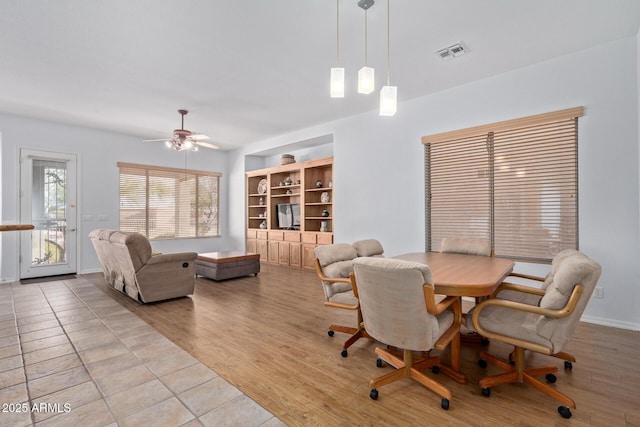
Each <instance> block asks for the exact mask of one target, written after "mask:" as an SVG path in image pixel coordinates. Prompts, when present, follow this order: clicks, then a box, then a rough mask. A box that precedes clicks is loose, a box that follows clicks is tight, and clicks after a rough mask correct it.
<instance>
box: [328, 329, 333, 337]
mask: <svg viewBox="0 0 640 427" xmlns="http://www.w3.org/2000/svg"><path fill="white" fill-rule="evenodd" d="M333 334H335V332H333V331H332V330H331V329H329V330H328V331H327V335H329V336H330V337H332V336H333Z"/></svg>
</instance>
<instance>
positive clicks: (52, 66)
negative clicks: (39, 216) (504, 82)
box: [0, 0, 640, 149]
mask: <svg viewBox="0 0 640 427" xmlns="http://www.w3.org/2000/svg"><path fill="white" fill-rule="evenodd" d="M339 1H340V57H341V58H340V62H341V65H343V66H344V67H345V68H346V73H347V94H346V97H345V98H344V99H331V98H330V97H329V83H328V80H329V69H330V68H331V67H332V66H335V62H336V2H335V1H334V0H268V1H267V0H226V1H224V0H108V1H106V0H105V1H99V0H55V1H51V0H28V1H27V0H2V1H1V2H0V28H1V34H0V52H1V55H0V58H1V59H0V61H1V62H0V112H4V113H10V114H16V115H21V116H28V117H34V118H41V119H46V120H53V121H58V122H63V123H69V124H77V125H81V126H86V127H90V128H97V129H104V130H109V131H115V132H121V133H124V134H130V135H136V136H139V137H140V138H141V139H143V138H146V139H151V138H163V137H167V136H169V135H170V134H171V131H172V130H173V129H174V128H178V127H179V125H180V116H179V115H178V113H177V112H176V110H178V109H179V108H185V109H188V110H189V111H190V113H189V115H188V116H187V117H186V119H185V128H187V129H191V130H195V131H198V132H202V133H205V134H207V135H209V136H211V137H212V141H213V142H215V143H216V144H218V145H220V146H221V147H222V148H223V149H234V148H237V147H239V146H242V145H245V144H248V143H251V142H254V141H257V140H260V139H264V138H267V137H271V136H275V135H279V134H282V133H285V132H288V131H291V130H295V129H300V128H304V127H308V126H312V125H315V124H319V123H324V122H328V121H331V120H334V119H338V118H341V117H346V116H350V115H354V114H358V113H361V112H366V111H370V110H376V109H377V105H378V95H377V91H376V92H374V93H372V94H370V95H360V94H357V93H356V81H355V80H356V74H357V70H358V69H359V68H360V67H361V66H363V65H364V11H363V10H362V9H361V8H359V7H358V6H357V0H339ZM386 7H387V2H386V0H376V4H375V5H374V6H373V7H372V8H371V9H369V65H370V66H373V67H375V69H376V76H377V81H378V88H379V87H380V83H382V82H383V80H386V24H387V22H386V18H387V13H386ZM639 28H640V1H638V0H561V1H560V0H518V1H514V0H483V1H478V0H450V1H449V0H447V1H445V0H391V84H392V85H397V86H398V99H399V101H400V102H402V101H404V100H407V99H410V98H415V97H418V96H422V95H426V94H429V93H434V92H437V91H441V90H443V89H446V88H449V87H452V86H457V85H461V84H464V83H466V82H470V81H474V80H478V79H482V78H485V77H488V76H491V75H495V74H498V73H503V72H506V71H509V70H512V69H515V68H519V67H523V66H526V65H529V64H533V63H537V62H541V61H545V60H547V59H550V58H553V57H556V56H559V55H564V54H567V53H569V52H573V51H578V50H581V49H585V48H588V47H590V46H594V45H597V44H600V43H606V42H609V41H613V40H616V39H620V38H623V37H628V36H635V35H637V33H638V29H639ZM457 41H462V42H463V43H464V44H465V46H466V47H467V49H468V50H469V51H470V53H469V54H467V55H465V56H462V57H460V58H458V59H455V60H452V61H442V60H441V59H440V58H439V57H438V56H437V55H436V54H435V51H436V50H438V49H440V48H442V47H445V46H447V45H450V44H451V43H454V42H457ZM629 54H630V55H634V54H635V53H634V52H630V53H629ZM399 108H400V109H401V108H402V105H401V104H400V106H399ZM399 114H400V113H399ZM380 119H381V120H393V118H390V117H381V118H380Z"/></svg>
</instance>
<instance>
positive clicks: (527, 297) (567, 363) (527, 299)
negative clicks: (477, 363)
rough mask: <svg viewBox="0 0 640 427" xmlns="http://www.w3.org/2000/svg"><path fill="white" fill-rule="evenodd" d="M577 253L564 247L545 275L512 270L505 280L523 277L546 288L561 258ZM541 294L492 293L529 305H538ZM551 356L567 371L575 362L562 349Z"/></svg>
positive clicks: (537, 285)
mask: <svg viewBox="0 0 640 427" xmlns="http://www.w3.org/2000/svg"><path fill="white" fill-rule="evenodd" d="M578 253H579V252H578V251H577V250H575V249H565V250H563V251H561V252H559V253H558V254H557V255H556V256H555V257H554V258H553V260H552V261H551V270H550V271H549V273H548V274H547V275H546V276H545V277H540V276H535V275H531V274H523V273H516V272H513V273H511V274H510V275H509V277H507V281H508V280H509V279H510V278H511V279H513V278H518V279H524V282H526V283H528V284H531V285H533V286H535V287H538V288H540V289H542V290H544V289H546V288H547V286H549V283H551V282H553V277H554V275H555V273H556V271H557V269H558V266H559V265H561V264H562V260H563V259H565V258H566V257H568V256H572V255H575V254H578ZM516 280H517V279H516ZM542 294H543V293H542V292H538V293H527V292H518V291H511V290H509V289H503V290H502V291H501V292H500V293H499V294H495V293H494V297H495V298H500V299H505V300H509V301H516V302H522V303H525V304H529V305H538V304H539V303H540V299H541V298H542ZM514 355H515V352H512V353H511V354H510V355H509V361H510V362H511V363H513V358H514ZM551 356H553V357H556V358H558V359H562V360H564V369H566V370H569V371H570V370H572V369H573V363H575V361H576V358H575V357H574V356H573V355H572V354H570V353H567V352H564V351H559V352H557V353H555V354H552V355H551Z"/></svg>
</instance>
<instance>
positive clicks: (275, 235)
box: [269, 231, 284, 240]
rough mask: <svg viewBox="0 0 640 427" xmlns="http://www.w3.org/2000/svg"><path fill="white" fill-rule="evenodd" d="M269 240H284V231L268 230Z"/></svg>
mask: <svg viewBox="0 0 640 427" xmlns="http://www.w3.org/2000/svg"><path fill="white" fill-rule="evenodd" d="M269 240H284V231H269Z"/></svg>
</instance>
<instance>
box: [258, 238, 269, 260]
mask: <svg viewBox="0 0 640 427" xmlns="http://www.w3.org/2000/svg"><path fill="white" fill-rule="evenodd" d="M256 252H258V253H259V254H260V262H269V245H268V244H267V241H266V240H257V241H256Z"/></svg>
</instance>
